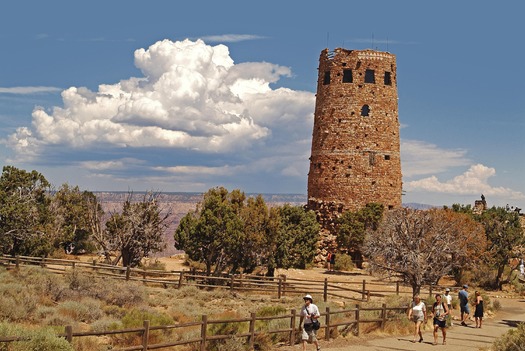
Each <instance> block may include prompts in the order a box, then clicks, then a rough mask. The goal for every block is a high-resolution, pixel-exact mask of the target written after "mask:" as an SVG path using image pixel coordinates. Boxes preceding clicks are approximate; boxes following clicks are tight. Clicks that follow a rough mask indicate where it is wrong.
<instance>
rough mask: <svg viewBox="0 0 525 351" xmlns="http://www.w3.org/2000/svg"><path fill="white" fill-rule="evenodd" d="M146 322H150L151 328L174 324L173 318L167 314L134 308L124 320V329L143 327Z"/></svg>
mask: <svg viewBox="0 0 525 351" xmlns="http://www.w3.org/2000/svg"><path fill="white" fill-rule="evenodd" d="M145 320H148V321H149V322H150V325H151V326H159V325H170V324H174V321H173V318H171V317H170V316H168V315H167V314H165V313H160V312H156V311H153V310H146V309H139V308H133V309H132V310H131V311H129V312H128V313H127V314H126V315H125V316H124V317H123V318H122V326H123V327H124V328H135V327H142V325H143V324H144V323H143V322H144V321H145Z"/></svg>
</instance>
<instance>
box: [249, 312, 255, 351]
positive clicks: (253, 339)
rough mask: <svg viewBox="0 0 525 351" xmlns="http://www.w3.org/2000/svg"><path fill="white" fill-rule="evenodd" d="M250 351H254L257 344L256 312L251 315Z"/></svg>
mask: <svg viewBox="0 0 525 351" xmlns="http://www.w3.org/2000/svg"><path fill="white" fill-rule="evenodd" d="M250 317H251V320H250V350H253V344H254V343H255V312H252V313H250Z"/></svg>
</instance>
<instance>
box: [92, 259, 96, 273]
mask: <svg viewBox="0 0 525 351" xmlns="http://www.w3.org/2000/svg"><path fill="white" fill-rule="evenodd" d="M93 271H95V272H96V271H97V260H93Z"/></svg>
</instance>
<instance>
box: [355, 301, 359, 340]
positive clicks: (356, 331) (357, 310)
mask: <svg viewBox="0 0 525 351" xmlns="http://www.w3.org/2000/svg"><path fill="white" fill-rule="evenodd" d="M355 323H356V326H355V336H359V304H356V305H355Z"/></svg>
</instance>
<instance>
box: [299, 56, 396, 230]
mask: <svg viewBox="0 0 525 351" xmlns="http://www.w3.org/2000/svg"><path fill="white" fill-rule="evenodd" d="M316 96H317V97H316V104H315V117H314V129H313V137H312V154H311V157H310V171H309V173H308V208H309V209H312V210H314V211H316V212H317V214H318V219H319V221H320V223H321V225H322V227H323V228H325V229H328V230H330V229H331V228H333V225H334V223H333V220H334V219H335V217H337V216H338V215H339V214H341V213H342V212H343V211H345V210H350V211H355V210H358V209H360V208H362V207H364V206H365V205H366V204H368V203H371V202H375V203H382V204H383V205H384V207H385V209H393V208H398V207H401V192H402V181H401V159H400V152H399V119H398V107H397V99H398V98H397V75H396V57H395V55H393V54H390V53H388V52H379V51H374V50H346V49H342V48H338V49H335V50H334V51H328V49H325V50H323V51H322V52H321V56H320V58H319V77H318V81H317V95H316ZM330 231H331V230H330Z"/></svg>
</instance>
